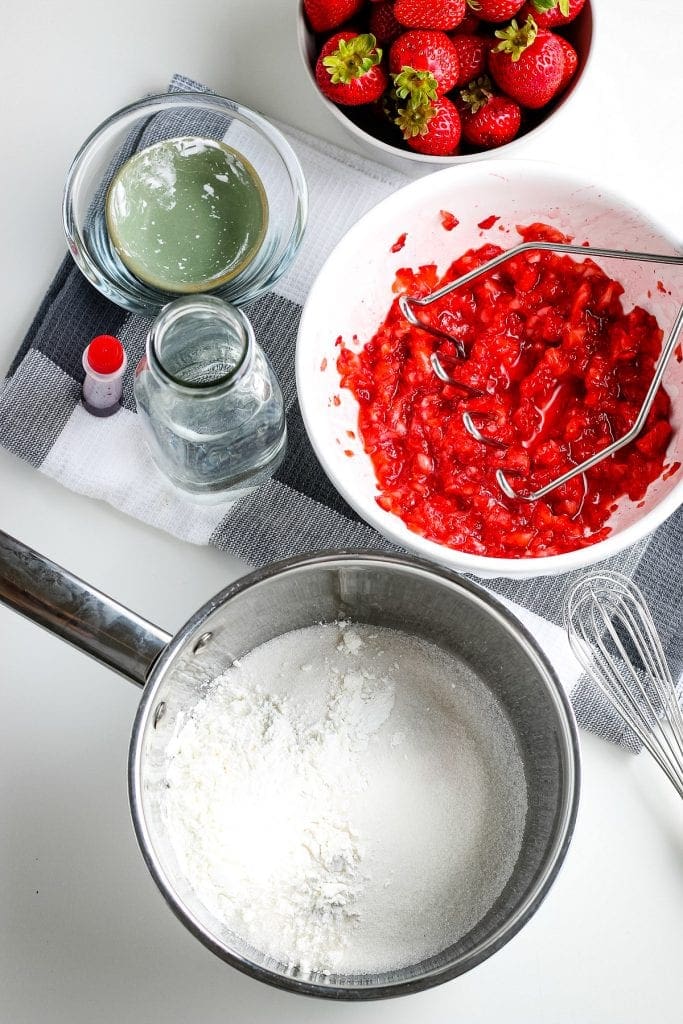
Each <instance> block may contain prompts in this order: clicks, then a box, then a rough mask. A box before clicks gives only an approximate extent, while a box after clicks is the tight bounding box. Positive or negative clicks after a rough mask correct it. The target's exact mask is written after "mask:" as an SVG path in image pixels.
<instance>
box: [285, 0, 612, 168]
mask: <svg viewBox="0 0 683 1024" xmlns="http://www.w3.org/2000/svg"><path fill="white" fill-rule="evenodd" d="M596 6H597V5H596V4H593V2H592V0H586V4H585V6H584V7H583V8H582V10H581V12H580V14H579V17H581V16H584V17H587V18H588V20H589V27H590V35H589V38H588V47H587V49H586V51H585V54H584V55H582V56H583V67H581V68H580V70H579V73H578V75H576V76H575V77H574V81H573V82H571V84H570V85H569V87H568V88H567V89H566V91H565V92H564V94H563V95H562V96H561V97H560V98H559V101H558V103H557V105H556V106H555V107H554V108H553V110H552V111H551V112H550V113H549V115H548V116H547V117H544V118H543V120H542V121H540V122H539V123H538V124H537V125H535V126H534V127H533V128H531V129H530V130H529V131H528V132H525V133H524V135H518V136H517V137H516V138H514V139H512V140H511V141H510V142H506V143H505V144H504V145H503V146H497V147H496V148H494V149H485V150H482V151H481V152H475V153H464V154H463V153H460V154H457V155H454V156H432V155H430V154H427V153H417V152H415V151H413V150H411V149H402V148H400V147H399V146H393V145H391V144H390V143H388V142H384V141H383V140H382V139H377V138H375V136H374V135H371V134H370V133H369V132H366V131H365V130H364V129H363V128H360V127H359V126H358V125H357V124H356V123H355V122H354V121H352V120H351V118H349V117H347V116H346V114H345V113H344V110H343V108H341V107H339V106H337V104H336V103H333V102H332V101H331V100H329V99H328V98H327V96H323V94H322V93H321V91H320V89H319V88H318V83H317V82H316V80H315V73H314V69H313V67H312V66H311V63H310V60H309V55H308V46H307V43H308V41H309V39H311V38H312V37H313V35H314V33H313V32H312V31H311V29H310V28H309V27H308V25H307V24H306V18H305V14H304V0H298V9H297V33H296V35H297V44H298V48H299V56H300V57H301V62H302V64H303V66H304V69H305V71H306V76H307V78H308V81H309V83H310V84H311V85H312V86H313V88H314V90H315V92H316V94H317V96H318V98H319V100H320V102H321V103H322V104H323V105H324V106H325V107H326V108H327V110H328V111H329V113H330V114H331V115H332V116H333V117H334V119H335V121H336V122H337V123H338V124H339V125H341V126H342V128H343V129H344V130H345V131H347V132H348V133H349V134H350V135H352V136H353V137H354V138H355V139H356V140H357V141H358V142H359V143H360V144H361V145H364V146H369V147H372V149H373V150H375V151H376V157H377V158H379V155H380V154H383V155H384V156H386V157H391V158H392V159H396V158H399V159H401V160H406V161H408V163H409V164H412V165H417V166H420V165H423V166H424V165H427V166H428V167H429V168H430V169H431V168H433V169H435V170H436V168H444V167H450V166H462V165H464V164H468V163H475V162H478V161H481V160H490V159H491V158H492V156H494V155H496V154H498V153H501V154H503V155H504V157H508V155H509V154H510V152H511V151H512V150H514V149H517V148H518V147H520V146H523V145H524V143H525V142H526V141H527V140H529V139H532V138H535V137H536V136H537V135H540V134H541V133H542V132H543V131H545V129H546V128H547V126H548V125H549V124H550V123H551V122H552V121H553V119H554V117H555V114H557V113H559V111H560V110H562V109H564V108H565V107H566V105H567V103H569V102H571V101H572V99H573V97H574V96H575V95H576V93H577V92H578V90H579V88H580V87H581V85H582V83H583V82H584V80H585V77H586V72H587V71H588V70H589V68H590V67H592V64H593V58H594V54H595V24H596V13H595V8H596ZM584 12H585V15H584ZM340 28H341V26H340ZM339 30H340V29H335V30H334V31H339ZM406 170H407V168H406Z"/></svg>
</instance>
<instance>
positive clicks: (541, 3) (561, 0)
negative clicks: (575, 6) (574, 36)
mask: <svg viewBox="0 0 683 1024" xmlns="http://www.w3.org/2000/svg"><path fill="white" fill-rule="evenodd" d="M531 2H532V4H533V5H534V7H535V8H536V10H537V11H538V12H539V14H544V13H545V12H546V11H552V10H554V9H555V8H556V7H559V8H560V14H563V15H564V17H565V18H566V17H567V15H568V14H569V0H531Z"/></svg>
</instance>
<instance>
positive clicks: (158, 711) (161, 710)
mask: <svg viewBox="0 0 683 1024" xmlns="http://www.w3.org/2000/svg"><path fill="white" fill-rule="evenodd" d="M165 714H166V701H165V700H160V701H159V703H158V704H157V706H156V707H155V709H154V718H153V719H152V725H153V726H154V728H155V729H156V727H157V725H158V724H159V722H160V721H161V719H162V718H163V717H164V715H165Z"/></svg>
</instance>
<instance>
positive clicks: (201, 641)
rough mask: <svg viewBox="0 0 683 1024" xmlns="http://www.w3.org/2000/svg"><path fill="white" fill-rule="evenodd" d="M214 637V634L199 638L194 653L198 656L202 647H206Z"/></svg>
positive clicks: (206, 634)
mask: <svg viewBox="0 0 683 1024" xmlns="http://www.w3.org/2000/svg"><path fill="white" fill-rule="evenodd" d="M212 636H213V633H202V635H201V636H200V637H199V639H198V640H197V642H196V644H195V645H194V647H193V648H192V653H193V654H196V653H197V651H201V649H202V647H206V645H207V644H208V642H209V640H210V639H211V637H212Z"/></svg>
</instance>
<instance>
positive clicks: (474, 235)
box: [296, 160, 683, 577]
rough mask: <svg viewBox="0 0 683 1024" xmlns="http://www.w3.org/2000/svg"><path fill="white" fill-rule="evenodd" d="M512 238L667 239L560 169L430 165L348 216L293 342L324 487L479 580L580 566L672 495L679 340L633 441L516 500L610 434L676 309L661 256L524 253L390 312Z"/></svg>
mask: <svg viewBox="0 0 683 1024" xmlns="http://www.w3.org/2000/svg"><path fill="white" fill-rule="evenodd" d="M523 239H525V240H529V241H532V240H539V239H545V240H548V241H561V240H564V241H565V242H566V241H568V240H570V239H573V241H574V243H575V244H576V245H578V246H583V244H591V245H593V246H596V247H604V248H609V249H616V250H620V251H623V250H625V249H628V250H631V251H636V252H650V253H662V254H676V253H677V252H680V242H679V241H677V239H676V238H675V237H673V236H672V235H671V233H670V231H669V230H668V228H667V227H666V226H663V225H661V224H659V223H657V221H656V220H654V219H653V218H652V217H650V216H649V215H648V214H647V213H645V212H643V211H642V210H639V209H638V208H636V207H634V206H633V205H632V204H631V203H630V202H629V201H628V200H627V199H624V198H623V197H621V196H619V195H618V194H615V193H614V192H612V191H611V190H610V189H609V188H605V187H604V186H601V185H600V184H598V183H595V182H591V181H590V180H588V179H586V178H584V177H583V176H582V175H580V174H575V173H573V172H570V171H567V170H566V169H564V168H561V167H556V166H553V165H552V164H545V163H541V162H539V163H535V162H533V161H522V160H491V161H489V162H488V163H485V162H480V163H475V164H470V165H468V166H461V167H449V168H445V169H443V170H441V171H440V172H438V173H436V174H430V175H426V176H423V177H421V178H419V179H418V180H416V181H414V182H412V183H411V184H410V185H407V186H405V187H404V188H402V189H400V190H398V191H397V192H395V193H393V194H392V195H391V196H389V197H388V198H387V199H385V200H384V201H383V202H381V203H380V204H379V205H378V206H376V207H375V208H374V209H373V210H371V211H370V212H369V213H368V214H366V215H365V216H364V217H363V218H362V219H361V220H360V221H359V222H358V223H357V224H356V225H355V226H354V227H353V228H351V230H350V231H349V232H348V233H347V234H346V236H345V237H344V238H343V239H342V241H341V242H340V243H339V244H338V245H337V247H336V249H335V250H334V251H333V252H332V254H331V255H330V256H329V257H328V260H327V262H326V263H325V265H324V267H323V268H322V270H321V271H320V273H319V275H318V277H317V279H316V281H315V283H314V285H313V287H312V289H311V291H310V293H309V297H308V300H307V302H306V305H305V307H304V310H303V314H302V317H301V323H300V327H299V335H298V341H297V354H296V376H297V391H298V396H299V402H300V406H301V411H302V415H303V418H304V422H305V425H306V429H307V431H308V435H309V437H310V440H311V443H312V445H313V447H314V450H315V452H316V454H317V456H318V459H319V461H320V463H321V465H322V466H323V468H324V470H325V471H326V473H327V475H328V476H329V478H330V480H331V481H332V483H333V484H334V485H335V487H336V488H337V490H338V491H339V492H340V494H341V495H342V496H343V497H344V498H345V499H346V501H347V502H348V503H349V504H350V505H351V507H352V508H354V509H355V510H356V512H357V513H358V514H359V515H360V516H361V517H362V518H363V519H364V520H365V521H366V522H368V523H369V524H370V525H372V526H374V527H375V528H376V529H377V530H378V531H379V532H380V533H381V534H383V535H384V536H385V537H386V538H387V539H389V540H390V541H392V542H393V543H395V544H397V545H399V546H400V547H403V548H407V549H408V550H412V551H414V552H416V553H417V554H419V555H422V556H423V557H426V558H430V559H432V560H434V561H436V562H439V563H441V564H444V565H447V566H449V567H450V568H452V569H456V570H458V571H461V572H470V573H474V574H475V575H479V576H509V577H531V576H540V575H549V574H550V575H555V574H557V573H561V572H567V571H569V570H574V569H579V568H582V567H584V566H587V565H590V564H593V563H595V562H597V561H601V560H602V559H604V558H608V557H610V556H611V555H614V554H616V553H617V552H618V551H620V550H622V549H623V548H625V547H627V546H628V545H630V544H633V543H635V542H636V541H637V540H639V539H640V538H641V537H643V536H645V535H646V534H647V533H649V532H650V531H652V530H654V529H655V528H656V527H657V526H658V525H659V524H660V523H662V522H663V521H664V519H665V518H666V517H667V516H669V515H671V514H672V513H673V512H674V511H675V509H676V508H678V506H679V505H681V504H682V503H683V468H682V465H681V463H683V402H682V399H683V356H682V355H681V348H680V344H679V347H678V349H677V351H676V353H675V355H674V356H673V357H671V358H670V360H669V363H668V365H667V369H666V373H665V376H664V386H663V388H660V389H659V391H658V392H657V393H656V397H655V401H654V404H653V406H652V408H651V410H650V413H649V415H648V418H647V420H646V422H645V426H644V428H643V430H642V431H641V433H640V434H639V436H638V437H637V439H636V440H635V441H633V442H631V443H630V444H629V445H628V446H626V447H624V448H622V449H621V450H620V451H619V452H618V453H616V454H615V455H613V456H611V457H610V458H608V459H605V460H602V461H601V462H600V463H599V464H598V465H596V466H594V467H593V468H592V469H589V470H588V471H587V472H585V473H584V474H579V475H576V476H574V478H573V479H572V480H571V481H569V482H568V483H565V484H564V485H562V486H561V487H558V488H554V489H552V490H551V491H550V493H548V494H547V495H546V496H545V497H543V498H542V499H532V500H528V499H527V498H526V497H525V495H526V496H528V495H530V494H534V493H535V492H536V491H537V490H538V489H540V488H544V487H546V486H547V485H548V484H549V483H551V482H554V481H555V480H557V479H558V478H559V477H560V476H561V475H563V474H564V473H565V472H567V471H568V470H571V469H572V468H574V467H576V466H577V465H579V464H581V463H583V462H584V461H585V460H586V459H588V458H590V457H592V456H593V455H595V454H596V453H597V452H599V451H602V450H604V448H605V447H607V445H608V444H610V443H611V442H612V441H613V440H614V439H615V438H616V437H622V436H623V435H624V434H626V433H627V431H628V430H629V429H630V428H631V426H632V424H633V422H634V421H635V418H636V414H637V412H638V410H639V408H640V406H641V404H642V402H643V399H644V397H645V395H646V392H647V389H648V387H649V383H650V381H651V380H652V376H653V372H654V365H655V361H656V359H657V358H658V355H659V352H660V350H661V345H662V338H663V337H666V336H667V335H668V334H669V333H670V330H671V328H672V325H673V323H674V320H675V318H676V315H677V313H678V310H679V307H680V303H681V297H682V296H681V291H680V281H679V278H678V276H677V275H678V272H679V271H678V268H677V267H673V266H667V265H666V264H658V263H643V262H635V261H634V262H630V261H626V260H623V259H614V258H610V259H606V258H602V259H597V258H591V257H588V256H587V257H585V258H584V257H583V256H580V255H567V254H564V253H562V254H560V253H557V252H549V251H541V250H538V249H536V250H532V251H526V252H525V253H524V254H522V255H520V256H517V257H515V258H514V259H511V260H507V261H506V262H505V263H503V264H501V265H500V267H499V268H498V269H496V270H495V271H492V272H489V273H488V274H487V275H486V276H484V277H479V278H478V279H477V280H476V281H473V282H472V283H470V284H468V285H466V286H464V287H462V288H459V289H456V290H455V291H451V292H450V293H449V294H448V295H446V296H445V297H443V298H441V299H439V300H438V301H437V302H435V303H434V304H433V305H432V306H424V307H423V308H422V309H421V311H420V313H419V318H420V321H421V322H423V323H424V322H428V323H429V324H431V326H432V327H436V328H437V331H438V332H439V336H438V337H436V336H435V335H434V334H433V333H427V332H426V331H424V330H422V329H420V328H419V327H412V326H411V325H410V324H409V323H408V321H407V320H406V319H405V317H404V316H403V315H402V311H401V308H400V306H399V303H398V299H399V297H400V296H401V295H406V294H407V295H413V296H415V295H425V294H427V293H430V292H432V291H434V290H435V289H437V288H439V287H440V285H441V284H442V283H443V282H444V280H445V281H451V280H453V279H455V278H457V277H459V276H461V275H462V274H464V273H466V272H468V271H469V270H471V269H473V268H474V267H475V266H481V264H483V263H484V262H486V261H487V260H488V259H491V258H492V257H494V256H496V255H498V254H499V253H500V252H502V251H503V250H507V249H511V248H512V247H513V246H515V245H517V244H518V243H519V242H521V241H522V240H523ZM434 354H436V355H437V356H438V361H439V364H440V366H441V369H442V370H445V371H446V379H445V380H444V378H443V377H441V376H440V375H439V374H438V373H437V372H435V369H434V363H433V356H434ZM464 414H469V415H470V416H471V418H472V420H473V421H474V424H475V426H476V427H477V429H478V431H479V432H480V434H481V435H482V439H481V440H478V439H476V438H475V437H473V436H472V434H471V432H470V431H469V429H468V428H467V426H466V423H465V421H464V419H463V416H464ZM499 471H502V472H504V474H505V476H506V478H507V481H508V483H510V484H511V485H512V486H513V487H514V490H515V492H516V495H517V496H516V497H513V498H510V497H509V496H507V494H506V493H505V492H504V491H503V489H502V488H501V486H500V483H499V476H498V473H499Z"/></svg>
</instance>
